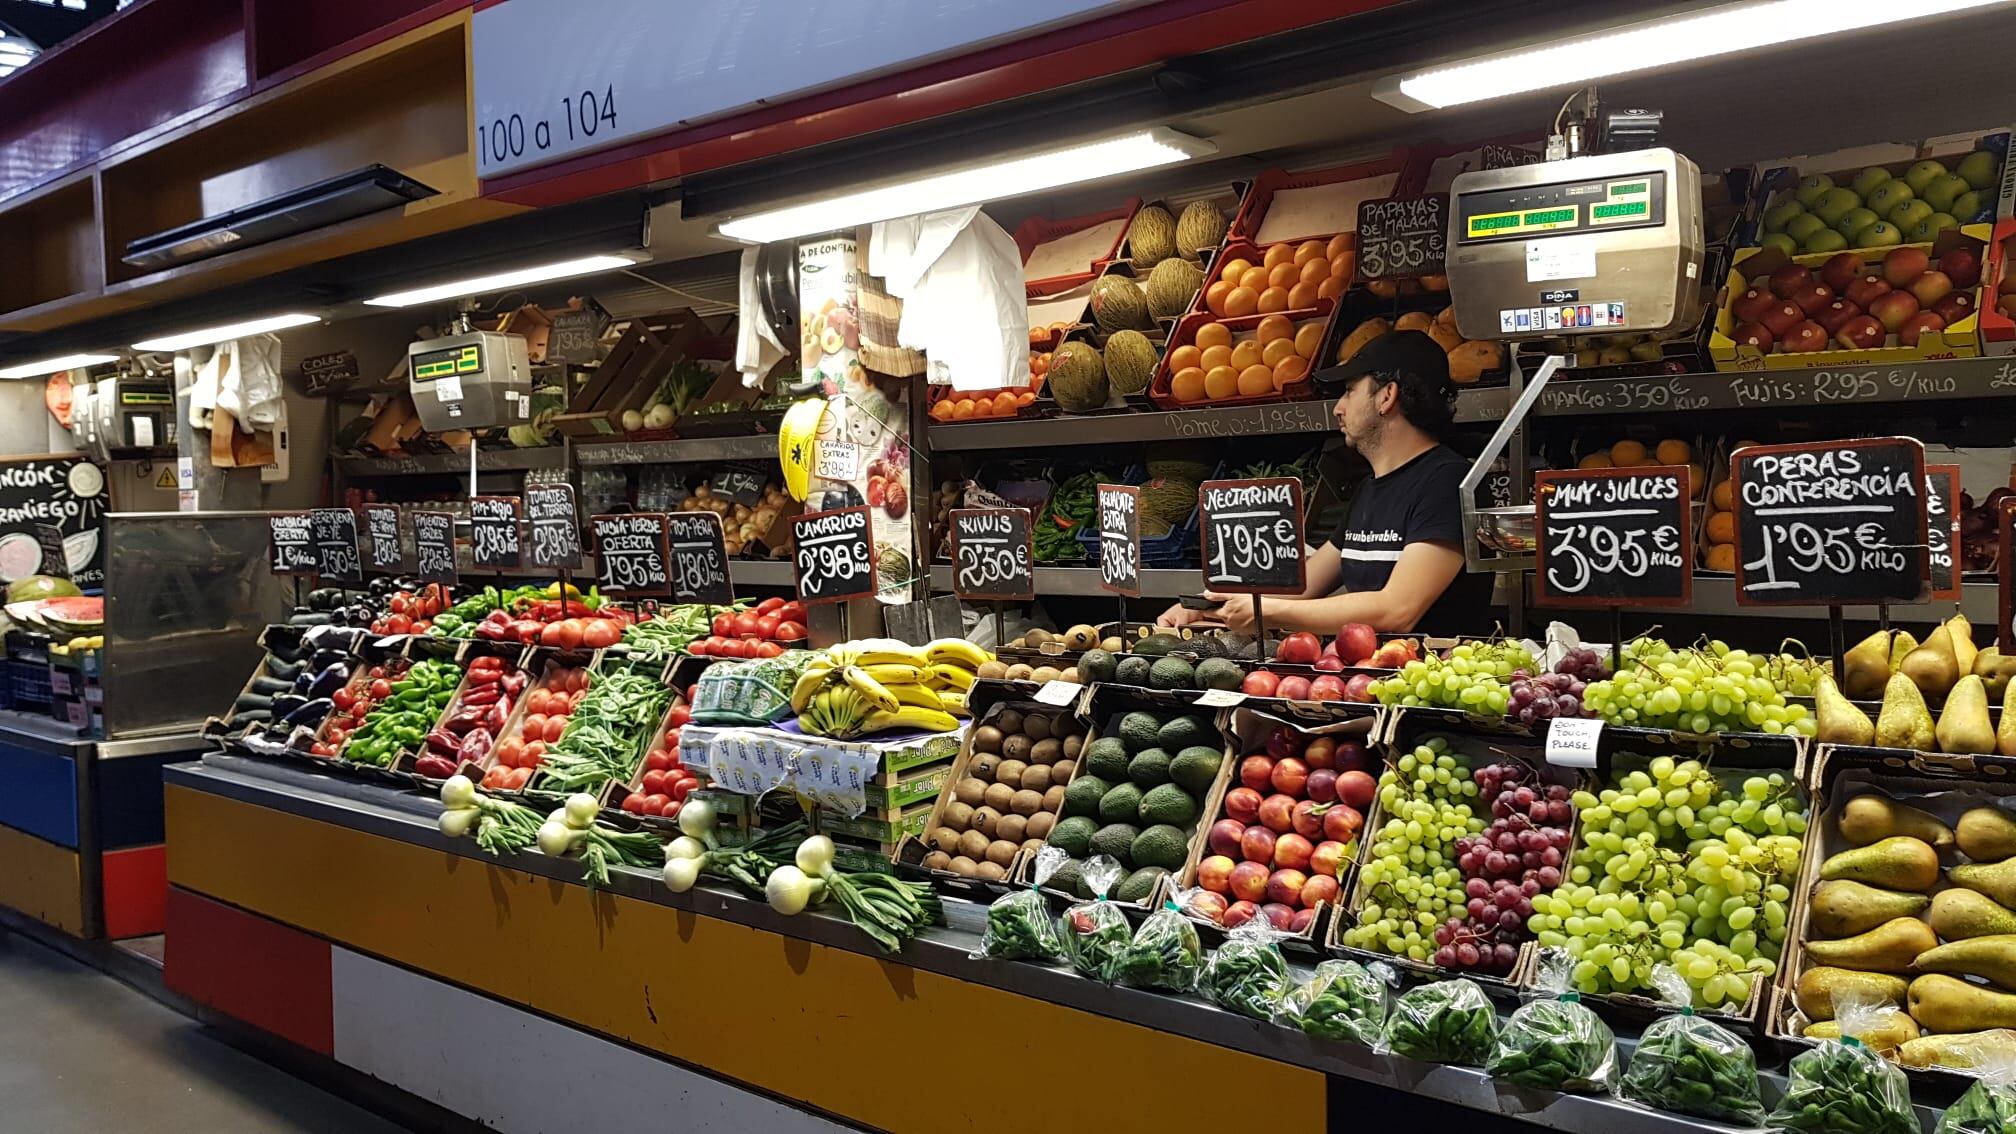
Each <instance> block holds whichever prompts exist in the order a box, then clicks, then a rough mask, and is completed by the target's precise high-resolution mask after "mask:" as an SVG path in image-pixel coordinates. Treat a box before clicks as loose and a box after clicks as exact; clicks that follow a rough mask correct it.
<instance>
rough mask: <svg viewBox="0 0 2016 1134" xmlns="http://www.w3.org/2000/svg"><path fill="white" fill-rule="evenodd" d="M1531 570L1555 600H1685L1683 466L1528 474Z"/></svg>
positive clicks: (1686, 495)
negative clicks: (1532, 509) (1533, 546)
mask: <svg viewBox="0 0 2016 1134" xmlns="http://www.w3.org/2000/svg"><path fill="white" fill-rule="evenodd" d="M1533 482H1534V486H1535V487H1534V503H1535V506H1536V507H1537V509H1538V511H1537V514H1536V515H1535V518H1534V531H1535V534H1536V536H1537V537H1538V541H1539V547H1538V549H1537V550H1536V551H1535V553H1534V554H1535V559H1534V573H1535V577H1536V578H1537V579H1538V580H1539V586H1540V598H1541V599H1542V600H1543V601H1544V602H1546V603H1549V604H1552V605H1556V606H1625V605H1630V606H1685V605H1686V604H1687V603H1688V602H1689V601H1691V600H1692V599H1693V597H1694V547H1693V542H1692V540H1693V523H1692V521H1693V513H1694V508H1693V503H1692V494H1693V477H1692V474H1691V473H1689V472H1688V470H1687V467H1686V466H1685V465H1656V466H1651V467H1647V468H1637V469H1580V470H1572V469H1571V470H1564V471H1561V472H1552V471H1548V472H1539V473H1535V474H1534V476H1533Z"/></svg>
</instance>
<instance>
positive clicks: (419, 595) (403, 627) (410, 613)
mask: <svg viewBox="0 0 2016 1134" xmlns="http://www.w3.org/2000/svg"><path fill="white" fill-rule="evenodd" d="M447 609H448V590H447V588H446V587H443V586H442V585H441V584H439V583H426V584H423V585H420V586H415V587H399V588H398V589H396V590H394V591H393V592H392V593H391V594H390V595H388V596H386V597H385V600H384V611H385V613H384V614H382V615H380V616H379V617H377V618H374V619H372V621H371V632H372V633H373V634H425V633H427V632H428V631H429V630H430V629H432V628H433V626H434V622H433V620H434V619H435V618H436V617H437V616H439V615H440V613H441V612H442V611H444V610H447Z"/></svg>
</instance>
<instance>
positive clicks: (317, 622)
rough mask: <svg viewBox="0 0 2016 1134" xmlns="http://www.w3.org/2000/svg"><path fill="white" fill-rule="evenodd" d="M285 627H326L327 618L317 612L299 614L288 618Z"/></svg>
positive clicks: (325, 615) (327, 623)
mask: <svg viewBox="0 0 2016 1134" xmlns="http://www.w3.org/2000/svg"><path fill="white" fill-rule="evenodd" d="M287 625H289V626H327V625H329V616H328V615H327V614H322V613H319V612H313V611H309V612H304V613H301V614H295V615H293V616H291V617H289V618H288V619H287Z"/></svg>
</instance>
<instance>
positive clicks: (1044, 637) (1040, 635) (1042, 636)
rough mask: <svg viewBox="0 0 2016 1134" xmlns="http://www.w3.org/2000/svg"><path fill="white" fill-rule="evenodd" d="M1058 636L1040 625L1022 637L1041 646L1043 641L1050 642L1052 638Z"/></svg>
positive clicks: (1029, 642)
mask: <svg viewBox="0 0 2016 1134" xmlns="http://www.w3.org/2000/svg"><path fill="white" fill-rule="evenodd" d="M1056 636H1057V635H1055V634H1052V633H1051V632H1050V631H1048V630H1045V629H1043V628H1042V627H1040V626H1039V627H1037V628H1036V629H1034V630H1031V631H1029V632H1028V633H1027V634H1024V635H1022V638H1023V640H1024V641H1026V642H1027V643H1028V644H1029V645H1031V646H1040V645H1042V644H1043V643H1045V642H1048V641H1050V640H1051V639H1053V638H1055V637H1056Z"/></svg>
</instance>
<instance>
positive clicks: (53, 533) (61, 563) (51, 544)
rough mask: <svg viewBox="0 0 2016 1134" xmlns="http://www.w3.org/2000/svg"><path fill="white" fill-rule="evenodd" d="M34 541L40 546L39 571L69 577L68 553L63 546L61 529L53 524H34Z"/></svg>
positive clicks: (55, 576)
mask: <svg viewBox="0 0 2016 1134" xmlns="http://www.w3.org/2000/svg"><path fill="white" fill-rule="evenodd" d="M35 542H36V543H38V544H40V545H41V547H42V568H41V573H42V574H44V575H49V576H52V577H54V578H58V579H67V578H69V577H70V553H69V551H68V550H67V549H65V548H64V546H63V529H62V528H59V527H57V526H56V525H55V524H36V525H35Z"/></svg>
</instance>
